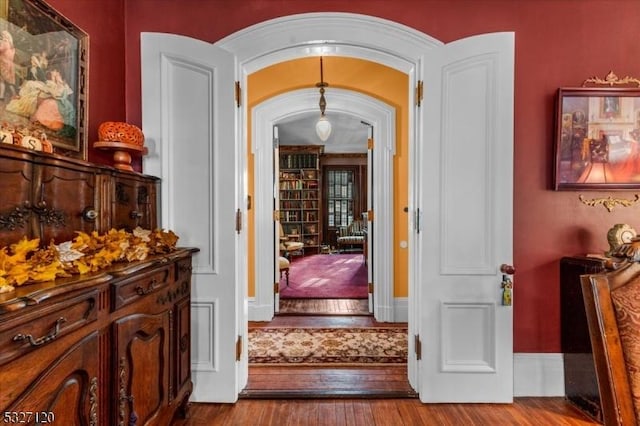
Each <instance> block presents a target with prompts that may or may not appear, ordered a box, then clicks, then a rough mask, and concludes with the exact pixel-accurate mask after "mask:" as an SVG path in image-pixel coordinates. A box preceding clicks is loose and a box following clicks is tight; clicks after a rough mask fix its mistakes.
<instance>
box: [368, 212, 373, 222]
mask: <svg viewBox="0 0 640 426" xmlns="http://www.w3.org/2000/svg"><path fill="white" fill-rule="evenodd" d="M367 220H368V221H369V222H373V210H367Z"/></svg>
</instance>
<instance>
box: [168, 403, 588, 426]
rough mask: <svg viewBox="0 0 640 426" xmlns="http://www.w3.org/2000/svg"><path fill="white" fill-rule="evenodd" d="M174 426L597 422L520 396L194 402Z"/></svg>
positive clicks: (578, 425)
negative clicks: (476, 400) (457, 400)
mask: <svg viewBox="0 0 640 426" xmlns="http://www.w3.org/2000/svg"><path fill="white" fill-rule="evenodd" d="M171 424H172V425H173V426H196V425H198V426H200V425H207V426H209V425H211V426H215V425H238V426H244V425H251V426H271V425H274V426H276V425H277V426H288V425H304V426H316V425H317V426H320V425H323V426H330V425H347V426H360V425H362V426H374V425H379V426H418V425H424V426H431V425H433V426H478V425H481V426H484V425H491V426H494V425H495V426H503V425H517V426H547V425H548V426H552V425H553V426H555V425H566V426H584V425H595V424H597V423H596V422H594V421H592V420H591V419H589V418H588V417H586V416H584V415H583V414H582V413H581V412H580V411H578V410H577V409H576V408H574V407H573V406H572V405H570V404H569V403H568V402H566V400H565V399H564V398H516V400H515V401H514V403H513V404H422V403H421V402H420V401H419V400H417V399H344V398H343V399H321V400H298V399H293V400H283V399H272V400H260V399H241V400H239V401H238V402H237V403H235V404H191V408H190V412H189V418H188V419H185V420H182V419H176V420H174V421H173V423H171Z"/></svg>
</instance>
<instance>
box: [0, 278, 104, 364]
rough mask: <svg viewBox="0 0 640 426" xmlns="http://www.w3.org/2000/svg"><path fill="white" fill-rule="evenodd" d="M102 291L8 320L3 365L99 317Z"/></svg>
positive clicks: (0, 348)
mask: <svg viewBox="0 0 640 426" xmlns="http://www.w3.org/2000/svg"><path fill="white" fill-rule="evenodd" d="M97 301H98V291H97V290H94V291H91V292H88V293H84V294H83V295H81V296H77V297H75V298H73V299H68V300H65V301H64V303H54V304H51V305H48V306H43V307H42V308H39V307H37V308H34V309H33V310H30V312H25V314H24V315H23V316H21V317H20V318H18V319H15V320H13V321H9V322H7V323H6V324H5V325H4V326H3V327H2V329H1V330H0V365H2V364H4V363H5V362H7V361H10V360H12V359H15V358H16V357H18V356H21V355H24V354H26V353H27V352H31V351H33V350H35V349H38V348H41V347H45V346H47V344H48V343H51V342H52V341H54V340H57V339H60V338H62V337H64V336H66V335H68V334H69V333H71V332H73V331H75V330H77V329H79V328H81V327H84V326H85V325H87V324H89V323H91V322H93V321H95V320H96V319H97V318H98V310H97V306H96V305H97Z"/></svg>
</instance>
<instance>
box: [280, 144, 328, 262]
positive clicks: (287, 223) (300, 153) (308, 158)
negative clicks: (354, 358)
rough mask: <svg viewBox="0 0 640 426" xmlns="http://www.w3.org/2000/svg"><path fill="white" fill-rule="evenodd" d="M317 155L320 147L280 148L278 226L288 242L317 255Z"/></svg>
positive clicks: (319, 214) (318, 204) (318, 201)
mask: <svg viewBox="0 0 640 426" xmlns="http://www.w3.org/2000/svg"><path fill="white" fill-rule="evenodd" d="M320 154H322V146H316V145H314V146H281V147H280V161H279V165H280V175H279V191H280V194H279V195H280V223H281V224H282V228H283V230H284V233H285V235H286V237H287V238H288V239H289V240H293V241H300V242H302V243H304V252H305V254H306V253H318V252H319V251H320V244H321V241H320V240H321V238H320V236H321V235H322V232H321V223H322V222H321V220H320V218H321V202H322V201H321V198H322V197H321V192H320V190H321V188H320V183H321V179H320Z"/></svg>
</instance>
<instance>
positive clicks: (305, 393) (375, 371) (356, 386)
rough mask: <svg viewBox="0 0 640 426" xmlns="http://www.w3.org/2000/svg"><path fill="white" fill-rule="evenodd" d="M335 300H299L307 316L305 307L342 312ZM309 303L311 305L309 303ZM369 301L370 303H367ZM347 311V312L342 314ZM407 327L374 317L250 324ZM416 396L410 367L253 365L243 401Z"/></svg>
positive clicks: (255, 325) (323, 317) (294, 317)
mask: <svg viewBox="0 0 640 426" xmlns="http://www.w3.org/2000/svg"><path fill="white" fill-rule="evenodd" d="M334 300H335V299H331V300H327V299H306V300H298V302H297V303H296V306H297V307H298V308H299V309H302V311H301V312H302V313H304V308H305V306H307V307H309V306H319V305H322V304H323V303H324V307H323V309H325V311H326V312H329V311H330V310H331V309H341V308H340V307H341V306H342V305H341V304H338V303H332V302H333V301H334ZM305 302H308V303H305ZM365 302H366V300H365ZM341 312H343V311H341ZM381 326H384V327H406V326H407V323H386V322H385V323H381V322H378V321H376V320H375V318H374V317H373V316H372V315H366V316H365V315H346V314H345V313H344V312H343V314H341V315H327V314H325V315H304V314H302V315H301V314H298V315H277V316H276V317H274V319H273V320H272V321H269V322H266V321H265V322H256V321H249V328H259V327H318V328H328V327H381ZM345 396H351V397H404V398H406V397H414V396H415V392H414V391H413V389H412V388H411V386H410V385H409V382H408V380H407V367H406V365H403V366H393V367H387V366H384V367H370V366H367V365H366V364H362V366H358V367H349V368H346V367H342V368H335V367H331V368H327V367H321V366H314V367H297V366H285V367H282V366H274V367H268V366H251V364H249V380H248V382H247V386H246V387H245V389H244V390H243V391H242V393H241V394H240V397H241V398H331V397H345Z"/></svg>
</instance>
